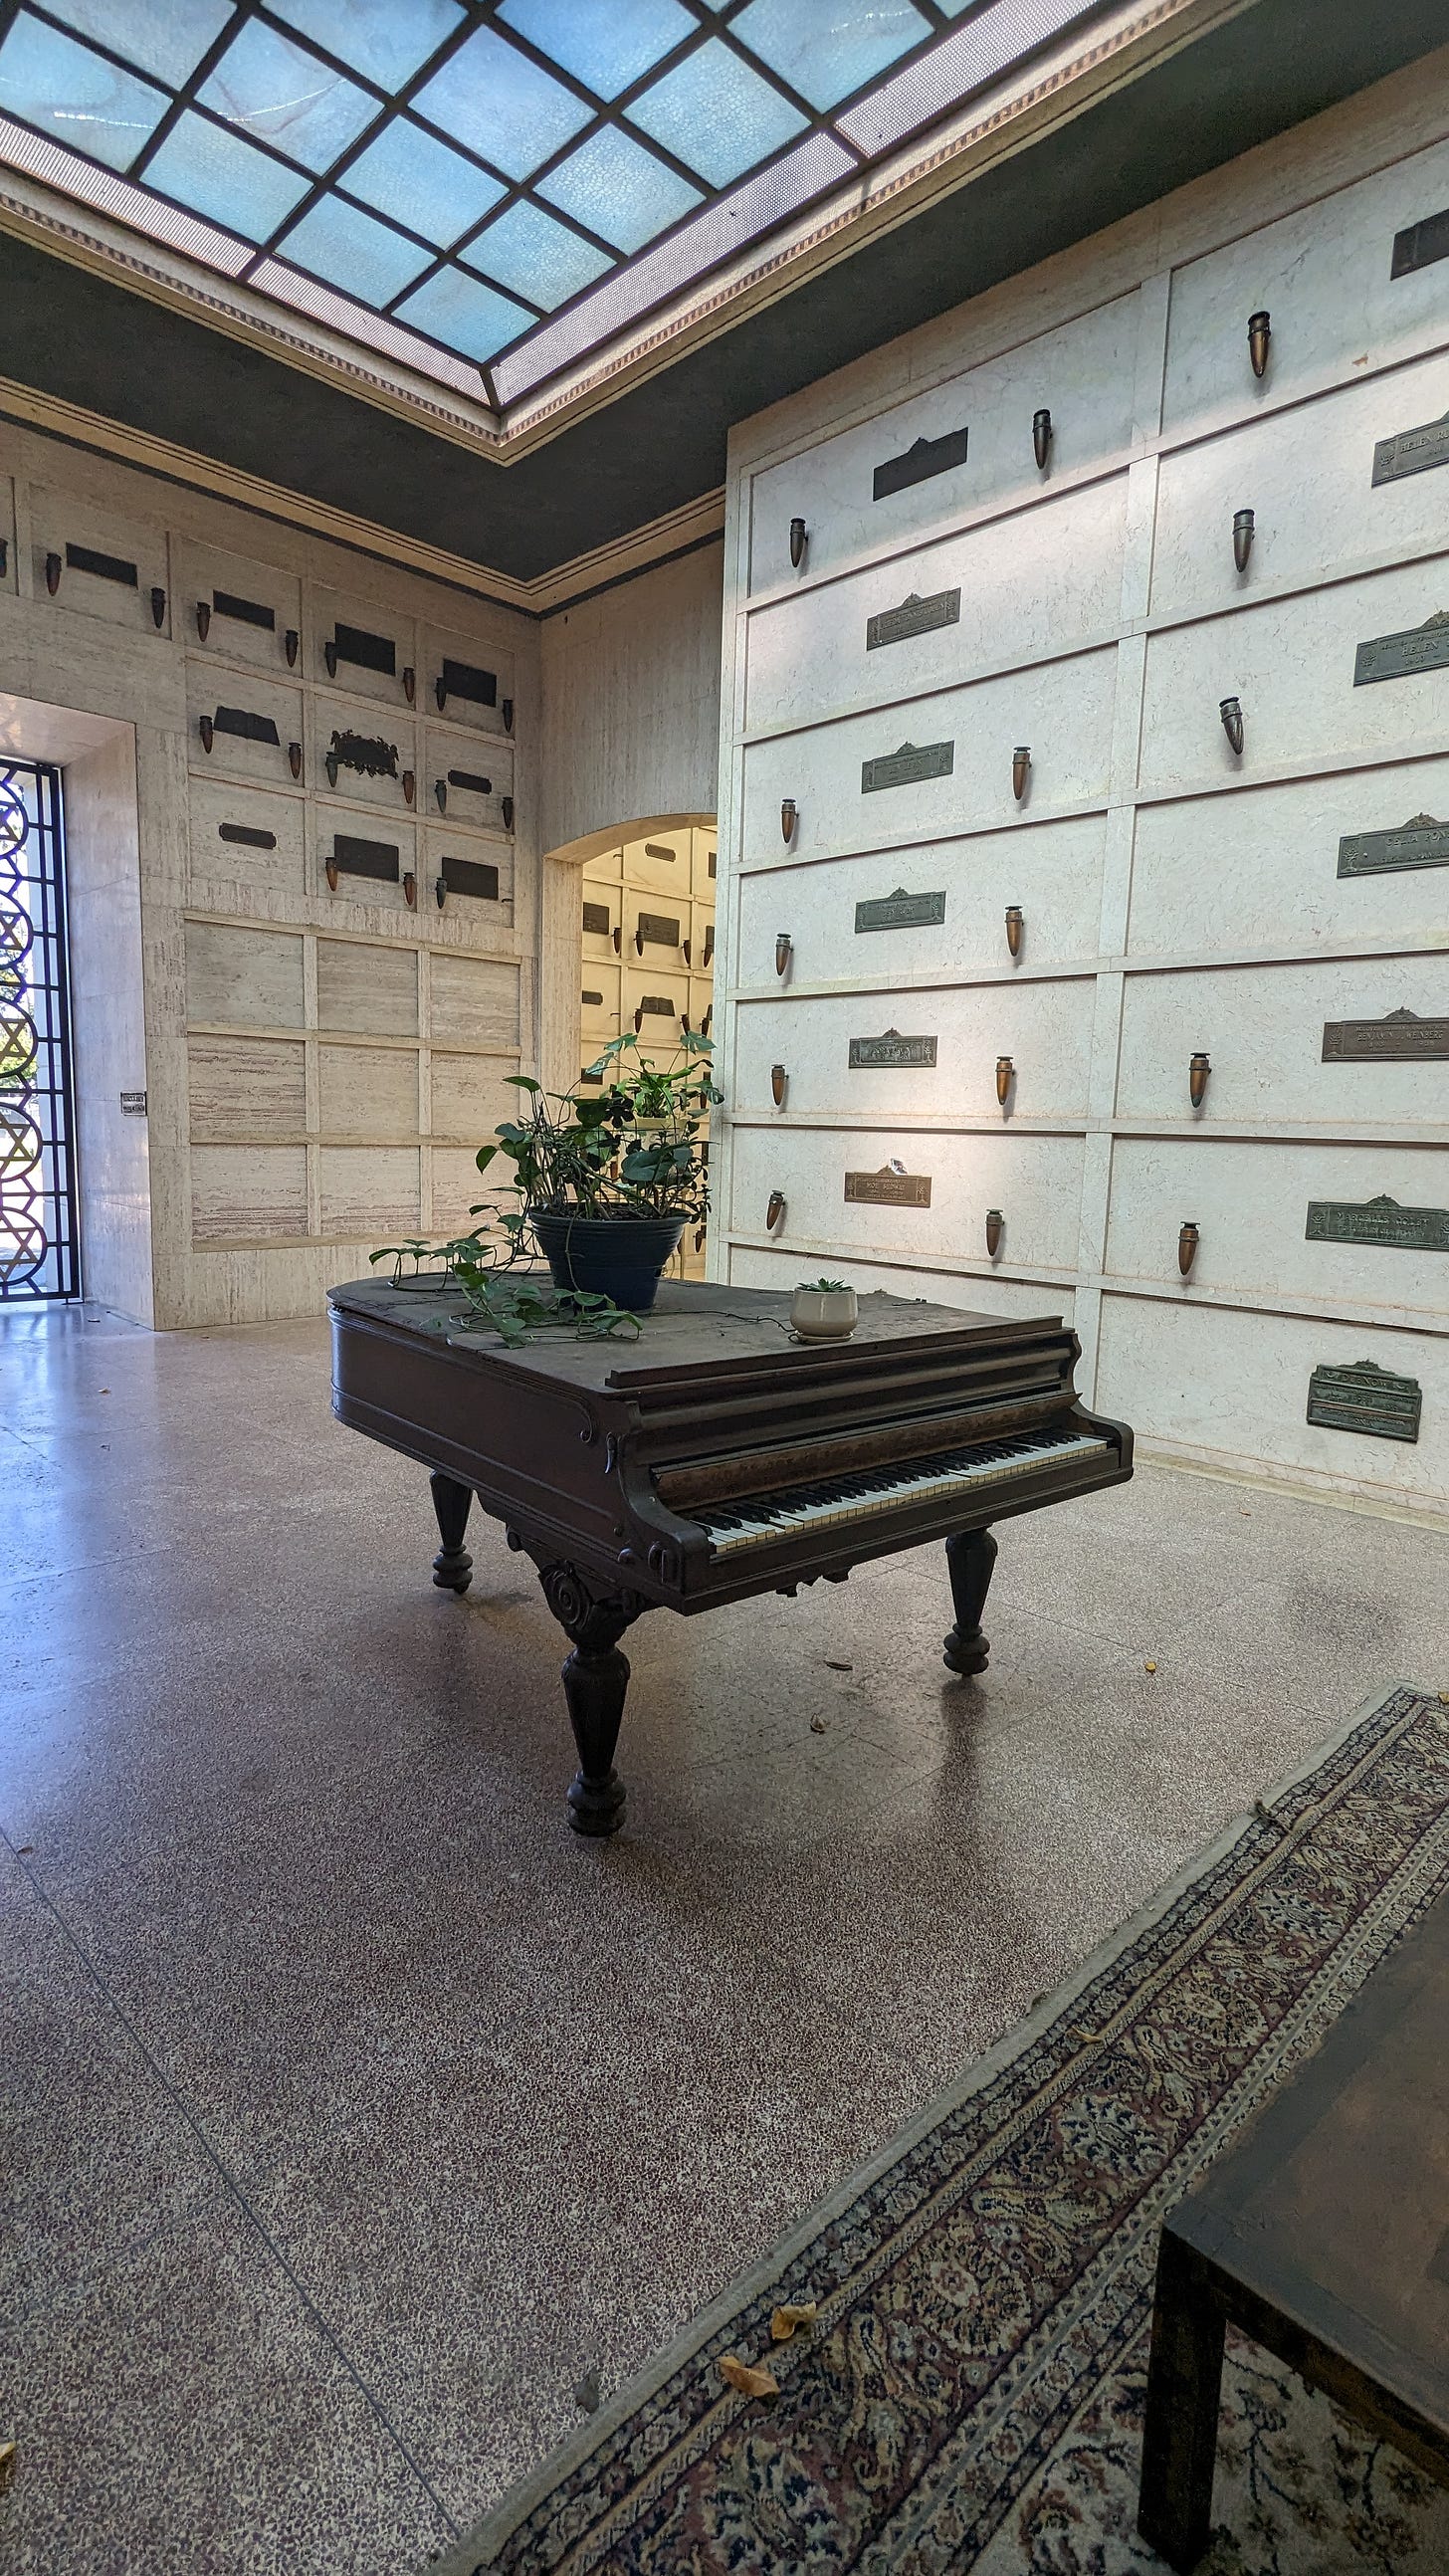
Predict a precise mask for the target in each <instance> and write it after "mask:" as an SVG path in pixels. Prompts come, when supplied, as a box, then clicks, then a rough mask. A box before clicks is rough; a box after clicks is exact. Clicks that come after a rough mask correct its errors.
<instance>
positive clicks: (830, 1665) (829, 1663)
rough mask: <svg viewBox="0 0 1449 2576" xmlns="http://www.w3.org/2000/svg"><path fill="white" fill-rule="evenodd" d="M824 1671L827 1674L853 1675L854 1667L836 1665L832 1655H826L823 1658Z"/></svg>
mask: <svg viewBox="0 0 1449 2576" xmlns="http://www.w3.org/2000/svg"><path fill="white" fill-rule="evenodd" d="M825 1669H826V1671H827V1672H828V1673H853V1672H854V1670H855V1666H854V1664H838V1663H837V1662H836V1660H835V1658H834V1656H833V1655H827V1656H826V1658H825Z"/></svg>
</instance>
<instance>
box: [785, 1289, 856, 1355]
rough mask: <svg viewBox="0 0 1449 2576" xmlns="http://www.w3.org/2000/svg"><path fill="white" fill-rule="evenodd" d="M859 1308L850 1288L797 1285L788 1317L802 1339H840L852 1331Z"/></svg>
mask: <svg viewBox="0 0 1449 2576" xmlns="http://www.w3.org/2000/svg"><path fill="white" fill-rule="evenodd" d="M859 1313H860V1308H859V1306H858V1304H857V1302H856V1295H855V1290H854V1289H853V1288H797V1289H796V1291H795V1294H794V1296H793V1297H792V1298H791V1300H790V1321H791V1323H792V1325H793V1326H794V1328H795V1330H796V1332H797V1333H798V1334H799V1336H800V1339H801V1341H802V1342H843V1341H846V1340H847V1339H848V1338H849V1336H850V1335H851V1334H852V1333H853V1332H854V1330H855V1327H856V1322H857V1319H858V1317H859Z"/></svg>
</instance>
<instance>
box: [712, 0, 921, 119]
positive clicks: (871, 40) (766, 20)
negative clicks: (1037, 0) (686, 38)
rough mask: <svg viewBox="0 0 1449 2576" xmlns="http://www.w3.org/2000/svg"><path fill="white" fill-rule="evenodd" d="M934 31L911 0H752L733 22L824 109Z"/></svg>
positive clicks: (736, 32) (744, 39)
mask: <svg viewBox="0 0 1449 2576" xmlns="http://www.w3.org/2000/svg"><path fill="white" fill-rule="evenodd" d="M963 5H964V0H963ZM930 33H931V27H930V21H929V20H928V19H926V18H923V17H922V15H921V13H920V10H919V9H913V8H912V6H911V0H828V6H822V0H749V6H748V8H745V9H742V10H741V11H740V14H739V16H738V17H737V18H732V19H731V21H730V34H731V35H732V36H737V37H738V39H739V41H740V43H741V44H742V45H748V46H749V48H750V49H751V51H752V52H754V53H756V54H758V55H759V56H760V58H761V60H762V61H763V62H767V63H768V64H769V66H770V69H771V71H772V72H778V73H779V75H780V78H781V79H782V80H787V81H788V82H789V83H790V86H791V88H792V89H797V90H798V91H799V92H800V95H801V97H802V98H808V99H809V101H810V104H811V106H812V107H819V108H826V107H834V106H835V104H836V101H837V100H838V99H842V98H848V97H849V96H850V93H851V91H852V90H857V89H859V88H861V87H862V85H863V84H864V83H865V82H866V81H868V80H871V79H873V78H874V76H875V74H876V73H877V72H882V71H884V70H885V67H886V65H887V63H893V62H896V61H898V60H899V58H900V56H901V55H902V54H906V53H909V52H910V50H911V47H912V46H913V45H920V44H924V42H925V40H926V38H927V36H929V35H930Z"/></svg>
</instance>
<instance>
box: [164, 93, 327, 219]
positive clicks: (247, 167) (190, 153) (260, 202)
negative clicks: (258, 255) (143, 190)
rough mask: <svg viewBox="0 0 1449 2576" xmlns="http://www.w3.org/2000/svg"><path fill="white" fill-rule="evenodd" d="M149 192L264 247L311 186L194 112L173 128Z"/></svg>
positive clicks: (281, 163)
mask: <svg viewBox="0 0 1449 2576" xmlns="http://www.w3.org/2000/svg"><path fill="white" fill-rule="evenodd" d="M146 178H147V183H148V185H149V186H151V187H153V188H159V189H160V190H161V193H162V195H163V196H166V197H175V198H177V199H178V200H179V202H180V203H181V204H182V205H183V206H190V207H192V208H193V209H194V211H195V212H196V213H197V214H198V215H209V216H210V218H211V220H212V222H213V223H214V224H226V225H229V227H230V229H231V230H232V231H233V232H234V233H240V234H241V235H242V237H243V239H244V240H246V241H250V242H264V241H266V240H267V239H268V238H269V236H270V235H271V234H272V233H274V232H275V231H276V229H277V226H278V224H284V223H285V222H286V220H287V217H288V215H290V213H291V212H292V209H293V207H294V206H297V205H300V204H301V201H302V199H303V198H304V197H305V196H306V194H307V189H308V185H309V182H308V181H307V179H306V178H305V177H304V175H303V173H302V172H301V171H300V170H289V169H288V167H287V165H286V163H285V161H274V160H273V158H272V155H271V154H270V152H259V151H258V150H257V147H256V145H255V144H254V143H243V141H242V139H241V136H240V135H239V134H233V133H232V131H231V129H230V127H229V126H226V125H213V123H212V121H211V118H210V117H209V116H198V115H197V113H196V110H195V109H194V108H188V109H187V111H186V113H185V115H184V116H182V117H180V118H178V120H177V122H176V124H175V125H173V126H172V128H171V131H170V133H169V134H168V135H167V137H166V140H165V142H164V143H162V144H160V145H158V147H157V149H156V150H155V151H154V152H153V153H152V155H151V158H150V160H149V162H148V163H147V165H146Z"/></svg>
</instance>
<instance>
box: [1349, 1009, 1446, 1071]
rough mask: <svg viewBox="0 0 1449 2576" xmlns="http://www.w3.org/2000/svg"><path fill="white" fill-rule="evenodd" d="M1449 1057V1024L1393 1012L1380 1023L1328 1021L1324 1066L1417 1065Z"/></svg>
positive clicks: (1414, 1012)
mask: <svg viewBox="0 0 1449 2576" xmlns="http://www.w3.org/2000/svg"><path fill="white" fill-rule="evenodd" d="M1435 1056H1449V1020H1421V1019H1420V1017H1419V1014H1418V1012H1417V1011H1390V1012H1388V1014H1387V1015H1386V1017H1385V1018H1383V1019H1381V1020H1325V1021H1324V1023H1323V1055H1322V1058H1321V1061H1322V1062H1323V1063H1324V1064H1417V1063H1421V1062H1423V1061H1425V1060H1426V1059H1429V1058H1432V1057H1435Z"/></svg>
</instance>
